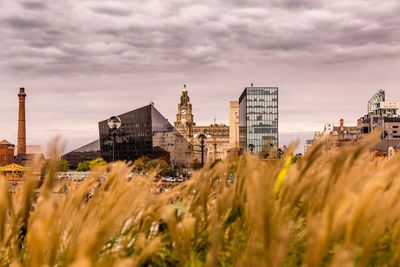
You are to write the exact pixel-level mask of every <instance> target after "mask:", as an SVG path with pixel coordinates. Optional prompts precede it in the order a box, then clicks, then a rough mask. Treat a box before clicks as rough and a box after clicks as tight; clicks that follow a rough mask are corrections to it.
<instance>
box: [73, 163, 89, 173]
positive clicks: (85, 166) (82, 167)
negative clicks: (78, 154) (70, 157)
mask: <svg viewBox="0 0 400 267" xmlns="http://www.w3.org/2000/svg"><path fill="white" fill-rule="evenodd" d="M89 170H90V161H89V160H85V161H83V162H79V164H78V167H77V168H76V171H78V172H87V171H89Z"/></svg>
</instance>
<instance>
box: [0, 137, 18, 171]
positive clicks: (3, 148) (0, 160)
mask: <svg viewBox="0 0 400 267" xmlns="http://www.w3.org/2000/svg"><path fill="white" fill-rule="evenodd" d="M14 150H15V146H14V145H13V144H11V143H10V142H8V141H7V140H3V141H1V142H0V166H5V165H9V164H12V163H13V162H14Z"/></svg>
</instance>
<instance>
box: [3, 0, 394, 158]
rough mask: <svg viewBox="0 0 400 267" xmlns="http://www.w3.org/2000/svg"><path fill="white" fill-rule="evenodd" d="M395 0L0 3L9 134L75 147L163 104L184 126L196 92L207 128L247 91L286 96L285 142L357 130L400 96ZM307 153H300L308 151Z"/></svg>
mask: <svg viewBox="0 0 400 267" xmlns="http://www.w3.org/2000/svg"><path fill="white" fill-rule="evenodd" d="M399 13H400V2H399V1H398V0H385V1H381V0H357V1H355V0H353V1H351V0H335V1H332V0H250V1H245V0H232V1H216V0H203V1H202V0H199V1H190V0H168V1H166V0H158V1H157V0H149V1H138V0H137V1H136V0H130V1H124V0H114V1H103V0H94V1H91V0H63V1H50V0H35V1H34V0H29V1H20V0H0V25H1V27H0V37H1V41H0V101H1V102H0V114H1V115H0V139H7V140H9V141H10V142H12V143H16V139H17V116H18V99H17V94H18V90H19V87H25V88H26V93H27V138H28V140H27V142H28V144H40V145H42V146H46V144H47V143H48V142H49V141H50V140H51V138H52V137H54V136H56V135H61V136H62V138H63V139H64V140H65V141H66V144H67V145H66V151H69V150H72V149H75V148H77V147H79V146H82V145H84V144H86V143H88V142H90V141H93V140H95V139H97V138H98V124H97V123H98V122H99V121H101V120H104V119H106V118H108V117H110V116H111V115H115V114H121V113H124V112H126V111H130V110H133V109H136V108H138V107H141V106H144V105H147V104H149V103H150V101H154V102H155V106H156V108H157V109H158V110H159V111H160V112H161V113H163V114H164V115H165V116H166V117H167V118H168V119H169V120H170V121H171V122H173V121H174V120H175V116H176V115H175V114H176V113H177V104H178V101H179V97H180V94H181V90H182V87H183V84H187V88H188V91H189V95H190V97H191V102H192V104H193V112H194V119H195V122H196V123H197V124H200V125H202V124H210V123H212V122H213V118H214V115H215V116H216V119H217V122H221V123H229V121H228V120H229V119H228V118H229V101H230V100H237V99H238V97H239V96H240V94H241V92H242V91H243V89H244V88H245V87H246V86H249V85H250V84H251V83H254V85H255V86H277V87H279V101H280V103H279V131H280V144H281V145H283V144H288V143H290V142H291V140H296V139H300V144H301V145H302V144H303V143H304V140H305V139H306V138H311V137H312V136H313V132H314V131H319V130H322V129H323V127H324V125H325V124H327V123H338V122H339V120H340V119H341V118H343V119H344V120H345V123H346V124H348V125H354V124H356V120H357V118H358V117H361V116H362V115H363V114H365V113H366V107H367V101H368V100H369V98H370V97H371V96H372V95H373V94H374V93H375V92H376V91H377V90H378V89H385V90H386V95H387V99H388V100H393V101H395V100H400V90H399V88H398V85H399V82H400V75H399V67H400V28H399V27H400V16H398V14H399ZM301 150H302V147H301Z"/></svg>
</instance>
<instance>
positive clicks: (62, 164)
mask: <svg viewBox="0 0 400 267" xmlns="http://www.w3.org/2000/svg"><path fill="white" fill-rule="evenodd" d="M58 171H60V172H67V171H69V162H68V160H65V159H62V160H59V161H58Z"/></svg>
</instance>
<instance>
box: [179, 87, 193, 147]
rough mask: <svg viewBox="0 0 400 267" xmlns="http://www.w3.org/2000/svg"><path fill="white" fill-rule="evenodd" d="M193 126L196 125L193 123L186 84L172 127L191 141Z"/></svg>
mask: <svg viewBox="0 0 400 267" xmlns="http://www.w3.org/2000/svg"><path fill="white" fill-rule="evenodd" d="M194 125H196V124H195V123H194V122H193V113H192V104H191V103H190V97H189V94H188V91H187V89H186V84H184V85H183V89H182V95H181V98H180V102H179V103H178V113H177V114H176V121H175V123H174V126H175V128H176V129H177V130H178V131H179V132H180V133H181V134H182V135H183V136H185V137H186V139H188V140H191V139H192V138H193V126H194Z"/></svg>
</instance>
